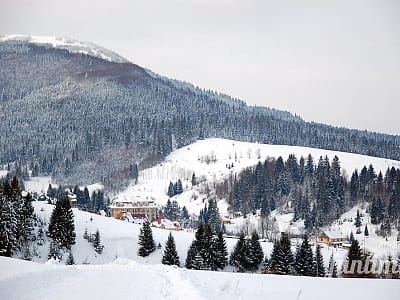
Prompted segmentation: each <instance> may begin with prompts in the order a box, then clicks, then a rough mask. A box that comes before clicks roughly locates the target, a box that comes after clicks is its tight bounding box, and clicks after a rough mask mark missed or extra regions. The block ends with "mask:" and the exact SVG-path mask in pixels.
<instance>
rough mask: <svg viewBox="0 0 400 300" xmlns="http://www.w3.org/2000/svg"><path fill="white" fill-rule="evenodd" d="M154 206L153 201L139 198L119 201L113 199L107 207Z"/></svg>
mask: <svg viewBox="0 0 400 300" xmlns="http://www.w3.org/2000/svg"><path fill="white" fill-rule="evenodd" d="M122 207H123V208H156V207H157V205H156V204H155V203H154V201H148V200H141V201H128V200H125V201H121V200H113V202H112V203H111V205H110V206H109V208H122Z"/></svg>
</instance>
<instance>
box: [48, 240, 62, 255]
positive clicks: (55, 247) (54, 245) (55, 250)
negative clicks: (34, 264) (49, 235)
mask: <svg viewBox="0 0 400 300" xmlns="http://www.w3.org/2000/svg"><path fill="white" fill-rule="evenodd" d="M48 259H55V260H61V259H62V253H61V249H60V244H59V242H57V241H55V240H51V242H50V248H49V255H48Z"/></svg>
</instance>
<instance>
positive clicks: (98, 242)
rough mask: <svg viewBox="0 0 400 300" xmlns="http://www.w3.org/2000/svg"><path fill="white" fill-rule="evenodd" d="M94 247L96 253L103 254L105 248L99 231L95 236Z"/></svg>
mask: <svg viewBox="0 0 400 300" xmlns="http://www.w3.org/2000/svg"><path fill="white" fill-rule="evenodd" d="M93 247H94V251H96V252H97V253H99V254H101V253H102V252H103V248H104V246H103V245H102V244H101V238H100V231H99V230H98V229H97V230H96V233H95V234H94V239H93Z"/></svg>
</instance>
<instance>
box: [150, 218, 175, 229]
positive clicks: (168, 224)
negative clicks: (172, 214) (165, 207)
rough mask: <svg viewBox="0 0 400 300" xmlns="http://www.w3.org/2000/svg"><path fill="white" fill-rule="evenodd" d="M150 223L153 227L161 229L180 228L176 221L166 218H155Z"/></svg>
mask: <svg viewBox="0 0 400 300" xmlns="http://www.w3.org/2000/svg"><path fill="white" fill-rule="evenodd" d="M152 225H153V226H154V227H157V228H161V229H167V230H176V231H178V230H180V229H181V226H180V224H179V223H178V222H176V221H170V220H168V219H166V218H158V219H157V220H155V221H154V222H153V223H152Z"/></svg>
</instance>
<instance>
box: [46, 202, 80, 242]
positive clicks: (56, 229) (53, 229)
mask: <svg viewBox="0 0 400 300" xmlns="http://www.w3.org/2000/svg"><path fill="white" fill-rule="evenodd" d="M49 237H50V238H52V239H53V240H54V241H55V242H57V244H59V247H60V248H64V247H65V248H67V249H71V246H72V245H73V244H75V237H76V234H75V225H74V215H73V212H72V209H71V206H70V203H69V200H68V199H67V198H66V197H65V198H61V199H58V200H57V202H56V205H55V207H54V209H53V212H52V214H51V217H50V223H49Z"/></svg>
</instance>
